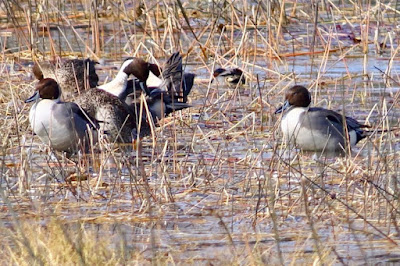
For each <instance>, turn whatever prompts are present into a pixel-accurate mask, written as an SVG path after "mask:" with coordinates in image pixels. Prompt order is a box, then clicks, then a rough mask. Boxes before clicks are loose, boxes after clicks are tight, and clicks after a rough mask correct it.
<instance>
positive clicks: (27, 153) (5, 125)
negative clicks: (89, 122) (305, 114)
mask: <svg viewBox="0 0 400 266" xmlns="http://www.w3.org/2000/svg"><path fill="white" fill-rule="evenodd" d="M395 2H396V1H395ZM358 3H359V2H351V3H350V2H349V3H347V2H346V1H340V2H337V1H323V2H321V3H320V4H318V5H316V4H314V5H308V4H305V3H303V2H300V1H267V2H262V1H261V2H260V3H254V2H249V1H245V2H243V4H240V3H239V2H237V1H233V2H232V1H212V2H207V4H206V3H205V2H204V1H194V2H188V1H160V2H156V1H119V2H114V1H70V2H64V1H46V3H42V2H39V1H38V2H31V1H26V2H25V1H20V2H15V1H14V2H11V1H3V2H1V5H2V7H4V10H3V11H2V13H0V19H1V21H2V22H4V23H2V24H1V25H0V27H1V30H2V32H1V34H0V40H1V53H0V58H1V62H0V75H1V77H3V78H2V79H0V85H1V87H2V90H1V91H0V103H1V105H2V108H1V109H0V126H1V129H0V132H1V133H0V143H1V146H0V156H1V160H0V169H1V170H0V171H1V179H0V180H1V194H2V200H1V204H0V208H1V210H2V212H1V213H2V214H1V216H0V217H1V227H2V230H1V233H0V234H1V236H2V240H3V241H1V246H2V248H1V249H0V250H1V253H2V256H0V257H1V258H0V261H1V263H2V264H5V263H14V264H23V265H24V264H27V265H28V264H29V265H31V264H105V263H107V264H150V263H152V264H188V263H192V264H194V263H204V264H206V263H218V264H219V263H223V264H232V263H234V264H262V263H263V264H298V263H301V264H311V263H315V264H351V263H371V262H373V263H382V262H384V263H385V262H396V261H398V260H399V256H400V253H399V250H398V236H399V233H400V232H399V230H400V229H399V225H398V222H397V217H398V213H399V206H398V204H399V202H398V196H399V191H398V175H399V174H398V173H399V164H398V161H399V158H398V154H399V151H398V150H399V145H398V142H399V135H398V131H397V128H398V127H399V125H398V119H399V116H398V114H397V113H398V112H397V109H398V108H399V106H398V97H399V90H398V88H399V82H400V81H399V68H398V67H397V65H398V64H397V61H398V50H399V46H398V37H397V36H398V34H399V32H398V29H397V28H396V27H394V26H393V25H396V23H397V24H398V19H399V16H398V11H396V8H397V7H396V6H395V4H394V3H392V2H390V3H388V4H386V3H380V2H377V3H374V4H365V5H359V4H358ZM96 7H97V8H96ZM176 50H179V51H181V53H182V54H184V56H185V58H184V61H185V62H186V64H185V65H186V66H185V67H186V70H187V71H189V72H195V73H196V74H198V76H197V79H196V84H195V86H194V88H193V91H192V93H191V95H190V101H191V103H192V104H193V106H194V107H193V108H190V109H188V110H185V111H183V112H179V113H176V114H174V115H173V116H172V117H168V118H165V119H163V120H162V121H161V122H160V126H159V127H158V128H157V129H156V131H155V135H154V136H152V137H149V138H145V139H142V140H141V141H140V144H139V148H138V149H137V150H133V149H131V147H122V146H121V145H110V144H108V143H101V145H99V146H98V147H95V148H93V150H92V152H91V153H90V154H86V155H82V156H77V157H74V158H71V159H69V158H66V157H65V156H63V155H62V154H60V153H54V152H52V151H51V150H49V149H48V148H47V147H46V145H44V144H41V143H40V142H39V140H38V139H37V138H36V137H35V136H33V135H32V133H31V131H30V129H29V126H28V121H27V114H28V110H29V106H27V105H25V104H23V100H24V99H25V98H26V97H27V96H28V95H29V94H31V92H32V90H33V88H34V85H35V81H33V80H32V76H31V75H30V74H29V73H30V65H29V64H30V63H31V62H32V61H33V60H37V59H39V60H44V59H53V58H56V57H75V56H79V57H91V58H93V59H101V58H104V59H105V61H106V63H105V64H108V63H114V64H115V65H119V64H120V62H121V59H123V58H124V57H127V56H140V57H144V58H145V59H149V60H152V61H154V62H158V63H161V64H162V62H164V61H165V60H166V58H167V57H168V56H169V54H170V53H172V52H173V51H176ZM110 61H111V62H110ZM381 64H382V65H381ZM371 65H374V66H377V67H378V68H379V69H380V70H377V69H376V68H373V67H371ZM219 66H222V67H240V68H242V69H243V71H244V73H245V75H246V79H247V80H248V81H249V83H248V84H247V85H246V86H244V87H232V86H231V87H228V86H226V85H225V84H223V82H221V81H214V82H211V77H212V73H213V70H214V69H215V68H217V67H219ZM98 72H99V74H100V77H101V79H100V80H106V79H108V80H109V79H111V78H112V75H113V74H114V73H115V72H112V71H110V70H109V68H107V66H100V68H99V71H98ZM295 83H296V84H304V85H306V86H308V87H309V88H310V89H311V90H312V93H313V99H314V104H315V105H317V106H323V107H327V108H330V109H334V110H339V111H340V112H344V113H345V114H346V115H348V116H354V117H357V118H359V119H360V120H362V121H365V122H366V123H368V124H370V125H371V126H372V127H371V130H370V131H371V132H370V136H369V137H368V138H367V139H365V140H364V141H362V142H361V143H359V145H358V146H357V147H356V148H354V149H353V151H352V152H350V151H348V152H347V153H346V156H344V157H340V158H329V157H324V156H321V157H318V156H315V155H313V154H309V153H303V152H300V151H296V150H293V149H291V147H286V146H285V145H283V143H282V141H281V135H280V130H279V117H276V116H275V115H274V114H273V113H274V111H275V108H276V107H277V106H278V105H279V103H281V102H282V101H283V97H284V96H283V95H284V90H285V89H287V88H288V87H290V86H292V85H293V84H295Z"/></svg>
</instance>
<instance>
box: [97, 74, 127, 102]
mask: <svg viewBox="0 0 400 266" xmlns="http://www.w3.org/2000/svg"><path fill="white" fill-rule="evenodd" d="M127 83H128V74H126V73H125V72H124V71H123V70H120V71H119V72H118V74H117V76H116V77H115V78H114V79H113V80H112V81H110V82H108V83H106V84H103V85H101V86H99V87H98V88H99V89H101V90H104V91H106V92H108V93H111V94H113V95H115V96H117V97H120V95H122V94H123V92H124V91H125V89H126V86H127Z"/></svg>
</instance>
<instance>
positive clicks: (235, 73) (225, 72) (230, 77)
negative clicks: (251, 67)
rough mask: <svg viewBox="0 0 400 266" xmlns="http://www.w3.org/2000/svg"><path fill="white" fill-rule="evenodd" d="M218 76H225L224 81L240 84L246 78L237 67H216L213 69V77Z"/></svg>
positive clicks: (244, 81)
mask: <svg viewBox="0 0 400 266" xmlns="http://www.w3.org/2000/svg"><path fill="white" fill-rule="evenodd" d="M219 76H221V77H225V80H226V82H228V83H231V84H238V83H239V82H240V83H242V84H245V83H246V78H245V77H244V75H243V71H242V70H241V69H239V68H233V69H225V68H217V69H215V70H214V73H213V77H214V79H215V78H217V77H219Z"/></svg>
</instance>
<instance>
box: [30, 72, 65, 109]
mask: <svg viewBox="0 0 400 266" xmlns="http://www.w3.org/2000/svg"><path fill="white" fill-rule="evenodd" d="M60 97H61V90H60V87H59V86H58V83H57V82H56V81H55V80H54V79H51V78H46V79H42V80H40V81H39V83H38V84H37V85H36V90H35V93H34V94H33V95H32V96H31V97H29V98H28V99H26V100H25V103H29V102H33V101H36V100H37V99H49V100H59V99H60Z"/></svg>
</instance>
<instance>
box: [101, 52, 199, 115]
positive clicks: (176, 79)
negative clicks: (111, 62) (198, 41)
mask: <svg viewBox="0 0 400 266" xmlns="http://www.w3.org/2000/svg"><path fill="white" fill-rule="evenodd" d="M160 71H161V69H160V68H159V67H158V66H157V65H155V64H152V63H148V62H146V61H144V60H143V59H140V58H136V57H134V58H128V59H126V60H125V61H124V63H123V64H122V66H121V69H120V71H119V72H118V74H117V76H116V77H115V78H114V79H113V80H112V81H111V82H109V83H107V84H104V85H102V86H99V88H100V89H102V90H104V91H107V92H109V93H111V94H113V95H115V96H117V97H118V98H119V99H120V100H121V101H123V102H125V103H126V104H127V105H128V106H129V107H130V108H131V109H132V110H133V111H134V112H137V108H138V99H140V93H141V92H142V91H143V92H145V94H146V96H147V104H148V106H149V109H150V112H151V113H152V116H153V118H158V119H161V117H165V116H167V115H168V114H170V113H172V112H174V111H177V110H182V109H184V108H188V107H190V105H188V104H186V102H187V97H188V95H189V93H190V91H191V89H192V87H193V83H194V77H195V75H194V74H192V73H183V69H182V57H181V56H180V54H179V52H177V53H174V54H173V55H172V56H171V57H170V58H169V59H168V61H167V62H166V63H165V65H164V70H163V71H162V72H161V74H160ZM130 75H132V76H133V77H134V79H131V80H128V77H129V76H130Z"/></svg>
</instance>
